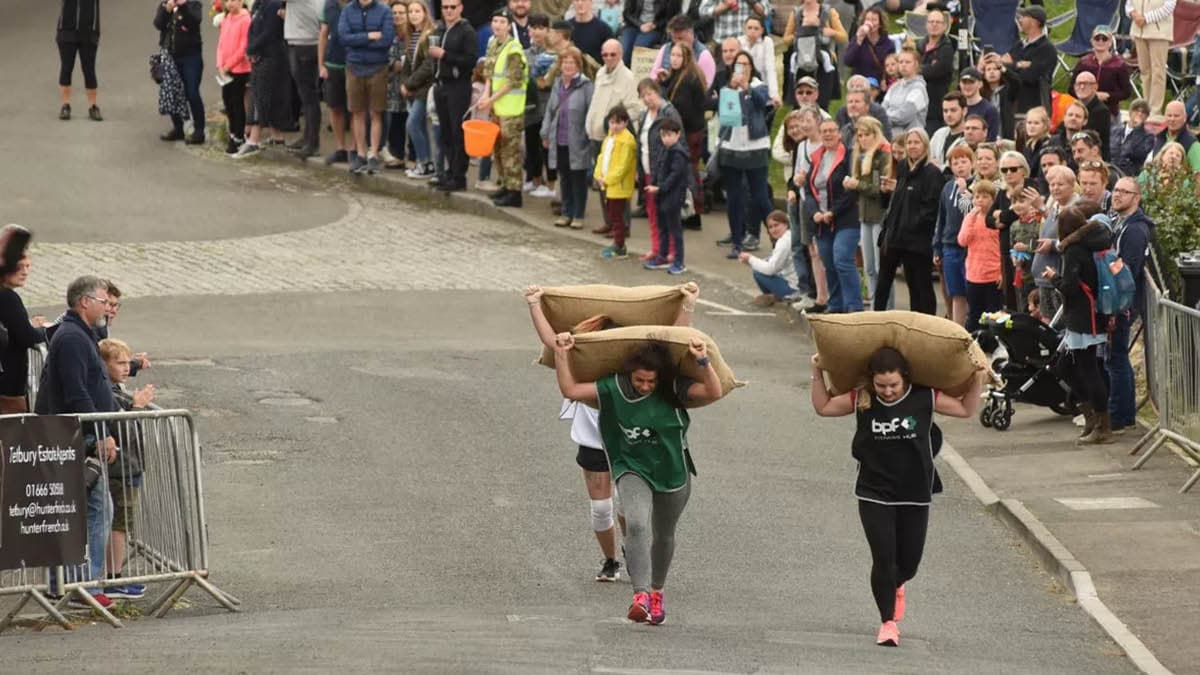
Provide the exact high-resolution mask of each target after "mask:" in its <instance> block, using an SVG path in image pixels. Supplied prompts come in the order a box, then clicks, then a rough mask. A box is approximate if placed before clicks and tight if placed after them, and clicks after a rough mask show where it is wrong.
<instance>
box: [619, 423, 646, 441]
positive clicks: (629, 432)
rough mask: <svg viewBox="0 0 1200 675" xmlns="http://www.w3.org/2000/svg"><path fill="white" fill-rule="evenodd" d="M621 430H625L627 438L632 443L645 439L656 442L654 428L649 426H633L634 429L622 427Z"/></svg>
mask: <svg viewBox="0 0 1200 675" xmlns="http://www.w3.org/2000/svg"><path fill="white" fill-rule="evenodd" d="M617 426H620V425H617ZM621 431H622V432H624V434H625V439H626V440H628V441H629V442H630V443H634V444H637V443H641V442H643V441H650V442H652V443H653V442H654V430H653V429H650V428H648V427H633V428H632V429H626V428H625V427H621Z"/></svg>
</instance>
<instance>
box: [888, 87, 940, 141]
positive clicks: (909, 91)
mask: <svg viewBox="0 0 1200 675" xmlns="http://www.w3.org/2000/svg"><path fill="white" fill-rule="evenodd" d="M883 109H884V110H886V111H887V116H888V121H890V122H891V123H892V131H893V132H897V133H898V132H901V131H909V130H911V129H924V128H925V113H926V112H927V111H928V110H929V94H928V93H926V87H925V78H923V77H921V76H920V75H917V76H916V77H914V78H912V79H911V80H897V81H896V82H895V83H894V84H893V85H892V86H891V87H890V88H889V89H888V90H887V94H885V95H884V97H883Z"/></svg>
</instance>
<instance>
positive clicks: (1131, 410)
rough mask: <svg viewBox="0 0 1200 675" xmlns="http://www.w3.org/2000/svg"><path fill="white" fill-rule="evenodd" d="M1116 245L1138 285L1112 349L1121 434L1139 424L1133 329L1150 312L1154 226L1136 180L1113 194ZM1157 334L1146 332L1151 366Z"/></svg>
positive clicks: (1111, 402) (1111, 405) (1114, 409)
mask: <svg viewBox="0 0 1200 675" xmlns="http://www.w3.org/2000/svg"><path fill="white" fill-rule="evenodd" d="M1112 210H1113V212H1114V214H1115V218H1114V219H1113V241H1114V243H1115V247H1116V249H1117V255H1119V256H1121V261H1122V262H1124V263H1125V267H1126V268H1128V269H1129V271H1130V272H1131V273H1132V274H1133V278H1134V281H1136V282H1137V291H1136V293H1135V294H1134V296H1133V307H1132V308H1131V309H1130V311H1129V312H1125V313H1121V314H1118V315H1117V319H1116V324H1115V325H1114V327H1113V332H1112V334H1111V335H1110V336H1109V347H1108V361H1107V367H1108V379H1109V394H1108V411H1109V413H1110V414H1111V415H1112V429H1113V431H1114V432H1116V433H1120V432H1121V431H1124V430H1125V429H1129V428H1133V427H1134V425H1135V424H1136V422H1137V419H1136V415H1137V396H1136V394H1135V393H1134V384H1133V366H1132V364H1130V362H1129V327H1130V325H1132V324H1133V321H1134V319H1136V318H1137V317H1138V316H1144V312H1145V311H1146V296H1145V293H1146V275H1145V268H1146V257H1147V256H1148V255H1149V254H1150V245H1151V234H1150V233H1151V232H1153V231H1154V223H1153V222H1151V220H1150V218H1149V217H1148V216H1147V215H1146V214H1145V212H1144V211H1142V190H1141V187H1140V186H1138V182H1137V181H1136V180H1134V179H1133V178H1128V177H1127V178H1122V179H1121V180H1119V181H1117V185H1116V187H1114V188H1113V190H1112ZM1152 332H1153V331H1149V330H1147V331H1144V335H1145V336H1146V343H1145V344H1146V351H1145V361H1146V364H1147V365H1149V364H1150V363H1151V358H1150V353H1151V350H1152V349H1153V346H1152V344H1151V341H1150V338H1151V334H1152Z"/></svg>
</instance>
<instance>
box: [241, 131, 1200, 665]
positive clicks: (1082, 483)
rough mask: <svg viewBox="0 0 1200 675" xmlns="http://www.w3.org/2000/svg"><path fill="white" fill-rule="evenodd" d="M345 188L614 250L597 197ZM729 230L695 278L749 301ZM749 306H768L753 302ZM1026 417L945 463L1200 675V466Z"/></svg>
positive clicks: (1124, 631) (1145, 640)
mask: <svg viewBox="0 0 1200 675" xmlns="http://www.w3.org/2000/svg"><path fill="white" fill-rule="evenodd" d="M271 160H279V161H281V162H283V163H284V166H288V165H292V163H295V162H296V160H294V159H292V158H291V157H289V156H287V155H286V154H284V153H282V152H268V153H264V157H263V159H260V160H254V161H271ZM296 166H298V164H297V165H296ZM308 167H309V168H310V169H311V170H312V171H315V172H317V173H318V174H324V175H325V176H329V177H336V176H339V175H342V174H344V173H345V172H344V169H343V167H342V166H341V165H338V166H335V167H333V168H327V167H324V165H323V163H322V162H321V161H320V160H317V159H313V160H309V162H308ZM474 173H475V169H474V168H472V174H474ZM345 180H350V181H353V182H357V183H359V184H360V185H361V186H362V187H364V188H366V189H368V190H370V191H371V192H374V193H382V194H391V195H395V196H397V197H399V204H400V206H399V208H409V207H407V206H404V204H405V203H409V204H411V203H416V204H422V203H425V204H436V205H438V206H445V207H449V208H453V209H457V210H460V211H464V212H467V213H471V214H475V215H483V216H490V217H495V218H504V219H507V220H515V221H518V222H521V223H524V224H526V225H528V226H529V227H531V228H533V232H531V237H532V236H536V237H537V238H542V237H543V236H544V235H546V234H548V233H550V232H555V233H557V234H558V235H560V236H566V237H571V238H574V239H576V240H581V241H591V242H594V243H595V251H596V254H597V255H599V252H600V249H601V248H602V247H603V246H604V245H605V244H606V243H607V241H608V240H605V239H604V238H602V237H599V236H597V235H593V234H591V233H590V229H591V228H592V227H596V226H597V225H599V224H600V223H599V215H598V214H599V209H598V205H597V203H596V202H595V200H594V195H593V200H592V203H591V204H590V205H589V207H588V216H587V219H586V221H585V222H586V226H585V229H583V230H570V229H565V228H556V227H554V226H553V219H554V215H553V214H552V213H551V211H550V203H549V200H538V199H532V198H529V197H528V196H526V198H525V206H524V207H523V208H520V209H497V208H495V207H493V206H492V205H491V203H490V202H489V201H488V200H487V198H486V197H485V196H484V195H482V194H480V193H478V192H465V193H457V194H454V195H451V196H448V197H447V196H443V195H441V194H440V193H436V192H434V191H432V190H429V189H428V188H427V187H426V186H425V185H424V182H423V181H416V180H411V179H408V178H406V177H403V176H402V175H401V174H400V172H392V171H388V172H385V173H383V174H380V175H377V176H366V177H360V178H345ZM727 231H728V230H727V224H726V220H725V216H724V213H721V212H717V213H713V214H709V215H706V216H705V217H704V229H703V230H702V231H688V232H686V233H685V240H686V241H685V252H686V260H687V266H688V268H689V270H690V271H691V272H692V273H695V274H699V275H702V276H710V277H718V278H722V279H724V280H726V281H729V282H731V283H733V284H734V285H739V286H742V287H744V288H745V291H746V297H747V299H749V298H750V297H751V296H753V295H755V294H757V292H758V291H757V289H756V288H755V287H754V284H753V282H752V280H751V278H750V272H749V270H748V268H747V267H746V266H745V265H742V264H739V263H737V262H736V261H730V260H726V259H725V257H724V253H725V251H726V249H724V248H719V247H717V246H715V245H714V242H715V241H716V240H717V239H718V238H720V237H722V236H724V235H725V234H726V233H727ZM534 233H536V235H535V234H534ZM445 235H448V236H445ZM431 236H432V237H433V240H436V248H441V249H443V250H444V249H445V248H446V247H447V246H450V247H452V248H455V249H456V250H458V249H461V248H464V246H463V245H462V244H460V243H459V242H456V241H455V237H454V236H453V225H452V224H449V225H448V228H447V229H446V231H445V232H444V233H431ZM647 241H648V238H647V226H646V221H645V220H643V219H635V220H634V224H633V233H632V235H631V237H630V238H629V243H628V247H629V250H630V253H631V255H632V254H636V253H641V252H643V251H645V250H646V248H647ZM477 243H478V242H467V243H466V244H465V250H467V251H469V252H471V253H477V251H478V249H475V248H474V246H475V245H476V244H477ZM493 243H494V242H489V245H492V244H493ZM768 253H769V252H768V251H767V250H763V251H760V252H759V255H767V254H768ZM664 281H666V279H664ZM905 296H906V291H905V289H904V287H903V286H901V287H900V289H899V291H898V293H897V301H898V304H899V306H901V307H905V306H907V298H906V297H905ZM739 309H744V310H745V311H747V312H753V311H759V310H757V309H756V308H753V307H750V306H748V305H747V306H746V307H744V308H739ZM774 312H775V313H776V314H778V315H779V317H780V319H781V320H785V321H792V322H794V323H795V324H796V325H797V329H798V330H801V331H806V328H805V325H804V321H803V317H801V316H797V315H795V314H794V313H792V312H791V310H790V309H785V308H779V309H776V310H774ZM1017 409H1018V412H1017V415H1016V417H1015V418H1014V421H1013V426H1012V428H1011V429H1010V430H1009V431H1006V432H997V431H994V430H991V429H985V428H983V427H982V426H981V425H980V424H979V422H978V421H977V420H949V421H948V423H947V424H946V428H947V430H948V431H950V434H949V435H950V436H951V437H952V438H954V439H956V444H955V447H954V448H947V450H946V451H945V452H944V453H943V455H944V457H943V459H944V460H945V461H946V462H947V463H949V464H950V465H951V466H952V467H953V468H954V469H955V471H957V472H958V474H959V475H960V477H962V478H963V479H964V481H965V482H967V483H968V484H969V485H971V486H972V488H973V489H974V490H975V492H976V495H977V496H978V497H979V498H980V500H981V502H982V504H983V505H984V507H985V508H986V509H987V510H989V511H990V512H992V513H993V514H994V515H996V517H998V518H999V519H1001V520H1002V521H1003V522H1004V523H1006V524H1007V525H1009V526H1010V527H1011V528H1012V529H1013V530H1014V531H1015V532H1016V533H1017V534H1019V535H1020V537H1021V539H1022V541H1023V542H1024V543H1025V545H1027V546H1028V547H1029V549H1030V551H1031V553H1032V554H1033V555H1034V557H1035V558H1037V559H1038V560H1039V561H1040V562H1041V564H1042V565H1044V567H1045V568H1046V570H1047V571H1048V572H1049V573H1050V574H1051V575H1052V577H1053V578H1054V579H1055V580H1056V581H1057V583H1058V584H1060V585H1061V586H1062V587H1063V588H1065V589H1066V590H1067V591H1069V592H1070V593H1071V594H1072V595H1074V596H1075V598H1076V601H1077V602H1078V604H1079V605H1080V606H1081V611H1085V612H1087V613H1088V614H1089V615H1090V616H1092V618H1093V619H1094V620H1096V621H1097V622H1098V623H1099V624H1100V625H1101V626H1102V627H1103V628H1104V629H1105V630H1106V631H1107V632H1108V633H1109V635H1110V636H1111V637H1112V638H1113V639H1114V640H1115V641H1116V642H1117V643H1118V644H1119V645H1120V646H1121V647H1122V648H1123V649H1124V650H1125V651H1126V653H1127V654H1128V656H1129V657H1130V659H1131V661H1132V662H1133V663H1134V664H1135V665H1136V666H1138V667H1139V668H1141V669H1142V670H1143V671H1144V672H1148V673H1164V672H1176V673H1189V672H1200V666H1197V664H1200V642H1197V641H1196V640H1194V639H1193V635H1194V629H1195V623H1196V619H1197V617H1200V595H1198V594H1196V593H1195V589H1196V588H1197V579H1198V578H1200V515H1198V514H1200V502H1198V501H1197V500H1198V499H1200V494H1184V495H1181V494H1179V493H1178V488H1179V486H1180V485H1181V484H1182V483H1183V481H1184V480H1185V479H1186V478H1187V476H1188V475H1189V473H1190V472H1191V471H1192V470H1193V468H1192V467H1191V466H1190V465H1188V464H1187V463H1185V462H1184V461H1183V460H1182V459H1181V458H1180V457H1179V456H1176V455H1175V454H1173V453H1171V452H1168V451H1165V450H1163V451H1160V452H1159V453H1158V454H1157V455H1156V456H1155V457H1153V458H1152V459H1151V460H1150V461H1149V462H1148V463H1147V464H1146V465H1145V466H1144V467H1143V468H1142V469H1141V470H1140V471H1136V472H1134V471H1130V467H1131V466H1132V464H1133V461H1134V459H1135V458H1132V457H1130V456H1129V450H1130V449H1131V448H1132V446H1133V444H1134V443H1136V441H1137V439H1138V434H1134V433H1129V434H1126V435H1124V436H1121V437H1120V438H1119V440H1118V442H1117V443H1115V444H1113V445H1111V446H1107V447H1100V448H1096V447H1079V446H1076V445H1075V443H1074V438H1075V436H1076V433H1077V429H1076V428H1075V427H1074V426H1072V425H1071V424H1070V421H1069V420H1067V419H1066V418H1062V417H1059V416H1057V415H1055V414H1054V413H1052V412H1050V411H1049V410H1046V409H1041V408H1035V407H1031V406H1025V405H1019V406H1018V407H1017ZM1029 629H1030V630H1036V627H1029Z"/></svg>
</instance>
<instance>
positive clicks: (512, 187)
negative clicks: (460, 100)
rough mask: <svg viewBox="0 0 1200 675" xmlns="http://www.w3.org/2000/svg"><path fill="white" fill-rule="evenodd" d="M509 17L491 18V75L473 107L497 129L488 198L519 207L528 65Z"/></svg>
mask: <svg viewBox="0 0 1200 675" xmlns="http://www.w3.org/2000/svg"><path fill="white" fill-rule="evenodd" d="M512 25H513V23H512V15H511V14H510V13H509V11H508V10H507V9H498V10H496V11H495V12H494V13H493V14H492V39H491V41H490V42H488V48H487V56H486V57H485V64H486V66H487V69H488V70H489V71H490V72H491V74H492V76H491V79H490V80H489V81H488V91H487V94H485V95H484V96H483V98H481V99H479V103H478V104H477V106H478V107H480V108H486V107H490V108H491V109H492V115H493V116H494V117H495V118H496V122H497V123H498V124H499V125H500V138H499V139H497V141H496V150H495V153H494V155H495V160H496V168H497V173H498V174H499V177H500V181H499V182H500V191H499V192H496V193H494V194H493V195H492V203H494V204H495V205H496V206H521V183H522V181H523V179H524V173H523V168H522V167H523V166H524V165H523V163H522V159H521V144H522V141H523V140H524V136H525V86H526V83H527V82H528V80H529V64H528V63H527V62H526V61H525V52H524V51H523V50H522V49H521V42H520V40H518V39H517V38H516V37H515V36H514V35H513V31H512Z"/></svg>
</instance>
